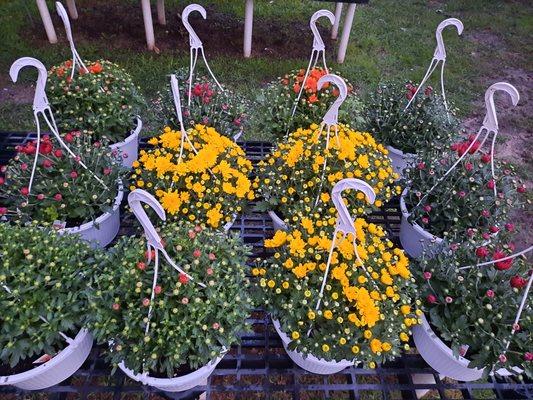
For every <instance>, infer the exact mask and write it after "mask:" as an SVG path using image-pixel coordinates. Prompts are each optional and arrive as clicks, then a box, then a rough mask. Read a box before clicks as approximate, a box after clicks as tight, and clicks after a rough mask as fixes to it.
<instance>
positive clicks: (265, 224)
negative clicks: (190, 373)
mask: <svg viewBox="0 0 533 400" xmlns="http://www.w3.org/2000/svg"><path fill="white" fill-rule="evenodd" d="M32 137H34V136H31V135H28V134H20V133H2V132H0V165H1V164H5V162H7V160H8V159H9V158H10V157H12V155H13V151H10V149H13V148H14V147H15V146H16V145H17V144H24V143H25V142H26V141H28V140H30V139H31V138H32ZM240 145H241V146H242V147H243V148H244V150H245V151H246V153H247V156H248V157H249V158H250V160H251V161H252V162H253V163H257V162H258V161H259V160H260V159H262V158H264V157H265V155H266V154H268V152H269V151H270V149H271V148H272V145H271V144H270V143H267V142H243V143H240ZM146 146H147V145H146V142H145V141H144V140H141V147H146ZM4 160H5V161H4ZM251 208H253V207H251ZM122 215H123V218H122V224H121V230H120V232H119V235H131V234H140V233H141V230H140V227H139V225H138V224H137V222H136V221H135V218H134V217H133V216H132V215H131V214H130V213H128V211H127V210H126V209H125V207H124V209H123V213H122ZM400 218H401V213H400V211H399V207H398V199H393V200H392V201H390V202H389V203H387V204H385V205H384V206H383V207H382V208H381V210H380V211H377V212H374V213H372V214H371V215H369V216H368V218H367V219H368V220H369V221H371V222H374V223H377V224H381V225H382V226H384V227H385V229H386V230H387V232H388V233H389V235H390V237H391V239H392V240H393V241H395V242H397V238H398V236H397V235H398V232H399V224H400ZM231 230H232V231H233V232H236V233H238V234H239V235H240V236H241V238H242V240H243V241H244V243H246V244H248V245H250V246H251V248H252V257H261V258H264V257H267V256H268V254H269V253H268V252H267V251H266V250H265V249H264V247H263V241H264V239H265V238H269V237H271V236H272V235H273V231H274V230H273V227H272V222H271V220H270V218H269V217H268V215H267V214H263V213H256V212H253V211H252V212H248V213H247V214H245V215H241V216H239V217H238V218H237V219H236V221H235V223H234V225H233V227H232V229H231ZM249 322H250V324H251V325H252V331H251V332H246V333H242V334H241V344H240V345H238V346H233V347H232V348H231V350H230V352H229V353H228V354H227V355H226V356H225V357H224V359H223V360H222V361H221V362H220V363H219V364H218V366H217V368H216V369H215V371H214V373H213V374H212V375H211V377H210V378H209V379H208V382H207V385H205V386H198V387H196V388H194V389H191V390H189V391H187V392H183V393H165V392H162V391H159V390H157V389H154V388H151V387H147V386H142V385H140V384H138V383H136V382H134V381H132V380H130V379H129V378H127V377H126V376H125V375H124V374H123V373H122V372H121V371H116V372H115V374H112V373H111V367H110V366H109V365H108V364H107V363H106V362H105V361H104V360H103V358H102V357H100V352H101V349H100V348H98V347H96V348H94V349H93V351H92V352H91V355H90V356H89V359H88V360H87V361H86V362H85V363H84V365H83V366H82V367H81V368H80V369H79V370H78V371H77V372H76V373H75V374H74V375H73V376H72V377H71V378H69V379H67V380H66V381H64V382H62V383H60V384H59V385H56V386H53V387H51V388H48V389H44V390H41V391H38V392H25V391H22V390H18V389H16V388H14V387H0V400H4V399H5V400H7V399H9V400H11V399H18V398H22V397H26V396H31V395H35V396H36V397H38V398H39V399H41V398H47V399H50V400H52V399H54V400H55V399H71V398H72V399H78V398H79V399H113V400H115V399H117V400H118V399H122V398H127V399H129V398H135V399H136V398H142V399H157V398H167V399H176V400H177V399H196V398H198V397H199V396H200V395H203V397H202V398H205V399H206V400H209V399H212V400H217V399H244V400H247V399H295V400H300V399H302V400H304V399H312V400H315V399H336V400H338V399H357V400H359V399H416V398H417V397H416V390H423V389H430V390H431V392H432V397H431V398H437V399H444V400H446V399H450V400H452V399H457V398H463V399H476V398H479V397H480V396H483V398H497V399H530V398H533V383H518V382H516V381H514V380H511V379H508V380H500V381H498V382H492V381H488V382H464V383H461V382H454V381H449V380H441V379H440V378H439V376H438V373H436V372H435V371H434V370H433V369H431V368H430V367H429V366H428V365H427V364H426V363H425V362H424V360H423V359H422V358H421V357H420V356H419V355H417V354H402V356H401V357H399V358H398V359H396V360H395V361H394V362H390V363H387V364H385V365H383V366H382V367H379V368H376V369H374V370H368V369H363V368H357V367H350V368H346V369H345V370H344V371H342V372H340V373H337V374H334V375H331V376H320V375H315V374H312V373H309V372H307V371H305V370H302V369H301V368H299V367H297V366H296V365H294V364H293V363H292V361H291V360H290V358H289V357H288V356H287V354H286V353H285V350H284V349H283V346H282V344H281V341H280V338H279V336H278V335H277V333H276V332H275V330H274V328H273V326H272V324H271V321H270V318H269V317H268V316H267V315H266V314H265V313H264V312H263V311H261V310H256V311H255V312H253V313H252V316H251V317H250V318H249ZM413 374H426V375H431V376H432V377H433V379H434V381H435V383H434V384H426V385H423V384H414V383H413V380H412V376H413ZM482 392H483V393H482ZM487 395H488V396H489V397H487Z"/></svg>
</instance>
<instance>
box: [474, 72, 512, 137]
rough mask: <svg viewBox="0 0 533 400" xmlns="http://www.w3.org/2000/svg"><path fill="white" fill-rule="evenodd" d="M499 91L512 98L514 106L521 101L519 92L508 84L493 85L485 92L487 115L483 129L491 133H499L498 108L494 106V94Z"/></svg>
mask: <svg viewBox="0 0 533 400" xmlns="http://www.w3.org/2000/svg"><path fill="white" fill-rule="evenodd" d="M497 91H502V92H506V93H508V94H509V96H511V101H512V103H513V106H516V105H517V104H518V102H519V101H520V93H518V90H516V88H515V87H514V86H513V85H511V84H510V83H507V82H497V83H495V84H493V85H491V86H490V87H489V88H488V89H487V91H486V92H485V107H486V109H487V114H486V115H485V119H484V120H483V127H484V128H486V129H487V130H488V131H489V132H498V118H497V116H496V106H495V105H494V94H495V93H496V92H497Z"/></svg>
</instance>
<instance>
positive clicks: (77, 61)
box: [56, 1, 89, 79]
mask: <svg viewBox="0 0 533 400" xmlns="http://www.w3.org/2000/svg"><path fill="white" fill-rule="evenodd" d="M56 10H57V13H58V14H59V16H60V17H61V19H62V20H63V25H65V32H66V34H67V39H68V42H69V44H70V51H71V52H72V71H71V72H70V79H72V78H74V72H75V71H76V66H78V67H79V68H80V69H82V68H83V70H84V71H85V72H86V73H87V72H89V70H88V69H87V66H86V65H85V63H84V62H83V60H82V59H81V57H80V55H79V53H78V50H76V46H75V45H74V39H73V37H72V28H71V26H70V20H69V18H68V14H67V10H65V7H63V4H61V2H59V1H56Z"/></svg>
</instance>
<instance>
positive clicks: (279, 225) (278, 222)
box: [268, 211, 289, 231]
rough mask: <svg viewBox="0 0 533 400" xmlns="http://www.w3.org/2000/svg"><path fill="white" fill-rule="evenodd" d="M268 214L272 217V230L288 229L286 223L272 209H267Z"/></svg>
mask: <svg viewBox="0 0 533 400" xmlns="http://www.w3.org/2000/svg"><path fill="white" fill-rule="evenodd" d="M268 216H269V217H270V218H271V219H272V224H273V225H274V231H288V230H289V227H288V226H287V224H286V223H285V222H284V221H283V220H282V219H281V218H280V217H279V216H278V214H276V213H275V212H274V211H269V212H268Z"/></svg>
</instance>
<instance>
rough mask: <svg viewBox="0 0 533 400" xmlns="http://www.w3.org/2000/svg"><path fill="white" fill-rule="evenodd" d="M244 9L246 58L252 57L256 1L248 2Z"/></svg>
mask: <svg viewBox="0 0 533 400" xmlns="http://www.w3.org/2000/svg"><path fill="white" fill-rule="evenodd" d="M244 7H245V9H244V57H245V58H249V57H250V56H251V55H252V28H253V24H254V0H246V4H245V6H244Z"/></svg>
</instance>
